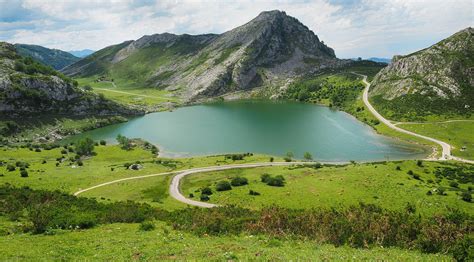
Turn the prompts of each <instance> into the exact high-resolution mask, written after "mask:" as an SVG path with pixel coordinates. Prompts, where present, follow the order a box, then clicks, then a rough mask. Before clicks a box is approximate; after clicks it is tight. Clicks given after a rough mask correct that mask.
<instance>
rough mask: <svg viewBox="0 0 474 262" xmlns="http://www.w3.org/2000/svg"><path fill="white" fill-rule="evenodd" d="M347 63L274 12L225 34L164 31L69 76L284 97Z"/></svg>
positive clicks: (210, 93) (192, 95)
mask: <svg viewBox="0 0 474 262" xmlns="http://www.w3.org/2000/svg"><path fill="white" fill-rule="evenodd" d="M346 62H347V61H344V60H339V59H337V58H336V56H335V53H334V50H333V49H331V48H329V47H328V46H326V45H325V44H324V43H323V42H322V41H320V40H319V38H318V37H317V36H316V35H315V34H314V33H313V32H312V31H311V30H309V29H308V28H307V27H306V26H305V25H303V24H302V23H301V22H299V21H298V20H297V19H296V18H293V17H291V16H288V15H287V14H286V13H285V12H281V11H268V12H262V13H261V14H260V15H258V16H257V17H256V18H254V19H253V20H251V21H250V22H248V23H247V24H244V25H242V26H240V27H237V28H235V29H233V30H230V31H228V32H225V33H223V34H220V35H216V34H205V35H186V34H185V35H174V34H169V33H164V34H155V35H149V36H148V35H147V36H143V37H142V38H140V39H138V40H135V41H126V42H123V43H121V44H118V45H113V46H109V47H106V48H104V49H102V50H99V51H97V52H95V53H94V54H92V55H90V56H88V57H86V58H84V59H83V60H81V61H78V62H76V63H75V64H72V65H70V66H68V67H66V68H65V69H63V72H64V73H65V74H66V75H69V76H74V77H107V78H110V79H113V80H114V81H115V82H117V83H118V85H119V86H120V85H134V86H140V87H156V88H162V89H167V90H170V91H174V92H175V93H177V94H179V95H180V96H181V97H183V98H184V99H185V100H198V99H205V98H208V97H215V96H220V95H224V94H230V93H235V92H249V91H252V90H254V89H257V88H269V89H272V88H273V89H275V90H273V93H274V92H278V89H279V87H281V86H284V85H287V84H288V80H290V79H293V78H295V77H298V76H300V75H302V74H303V73H308V72H316V71H318V70H321V69H325V68H332V67H338V66H341V65H343V64H345V63H346ZM271 93H272V92H269V94H271Z"/></svg>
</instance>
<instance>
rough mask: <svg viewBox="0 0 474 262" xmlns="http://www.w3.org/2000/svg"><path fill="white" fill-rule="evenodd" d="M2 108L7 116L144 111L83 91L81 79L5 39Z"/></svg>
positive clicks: (0, 60)
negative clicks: (35, 58) (37, 59)
mask: <svg viewBox="0 0 474 262" xmlns="http://www.w3.org/2000/svg"><path fill="white" fill-rule="evenodd" d="M0 112H2V115H5V116H6V115H8V116H14V115H24V114H28V115H32V114H38V113H52V114H67V115H88V114H94V115H118V114H121V115H131V114H141V112H139V111H136V110H131V109H128V108H126V107H124V106H122V105H119V104H117V103H115V102H111V101H109V100H107V99H105V98H103V97H101V96H98V95H95V94H93V93H91V92H85V91H82V90H81V89H79V88H78V87H77V82H75V81H72V80H71V79H70V78H67V77H65V76H64V75H62V74H61V73H58V72H57V71H55V70H54V69H52V68H50V67H48V66H45V65H42V64H39V63H37V62H35V61H33V60H32V59H31V58H29V57H28V58H25V57H21V56H20V55H19V54H18V53H17V51H16V49H15V47H14V46H13V45H11V44H8V43H5V42H0Z"/></svg>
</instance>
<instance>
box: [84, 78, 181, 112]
mask: <svg viewBox="0 0 474 262" xmlns="http://www.w3.org/2000/svg"><path fill="white" fill-rule="evenodd" d="M76 80H77V81H78V82H79V85H80V86H85V85H90V86H91V87H92V88H93V91H94V92H95V93H98V94H103V95H104V96H105V97H106V98H109V99H111V100H114V101H117V102H119V103H123V104H128V105H133V106H140V107H148V108H150V107H151V108H153V107H156V106H157V105H159V104H162V103H166V102H172V103H179V102H180V101H179V99H178V98H176V97H175V96H173V95H172V94H171V93H170V92H168V91H166V90H160V89H156V88H137V87H136V86H134V85H133V84H130V83H128V82H120V81H119V82H117V83H116V87H114V86H113V84H112V83H111V82H105V81H104V82H95V81H94V79H93V78H79V79H76Z"/></svg>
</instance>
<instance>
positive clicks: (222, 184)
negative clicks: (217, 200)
mask: <svg viewBox="0 0 474 262" xmlns="http://www.w3.org/2000/svg"><path fill="white" fill-rule="evenodd" d="M231 189H232V186H231V185H230V183H229V182H227V181H219V182H217V184H216V190H217V191H227V190H231Z"/></svg>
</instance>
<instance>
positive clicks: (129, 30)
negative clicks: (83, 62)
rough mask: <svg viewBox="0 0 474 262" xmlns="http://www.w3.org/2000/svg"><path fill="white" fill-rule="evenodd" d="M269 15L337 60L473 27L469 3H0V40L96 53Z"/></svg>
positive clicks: (406, 48) (396, 49) (473, 8)
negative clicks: (301, 29) (292, 22)
mask: <svg viewBox="0 0 474 262" xmlns="http://www.w3.org/2000/svg"><path fill="white" fill-rule="evenodd" d="M275 9H278V10H282V11H285V12H286V13H287V14H288V15H290V16H293V17H296V18H297V19H298V20H300V21H301V22H302V23H303V24H305V25H306V26H308V27H309V28H310V29H311V30H312V31H313V32H314V33H315V34H317V35H318V37H319V39H320V40H322V41H324V42H325V43H326V44H327V45H328V46H330V47H332V48H333V49H334V50H335V51H336V55H337V56H338V57H340V58H353V57H364V58H368V57H388V58H391V57H392V56H393V55H398V54H401V55H403V54H408V53H411V52H414V51H416V50H419V49H422V48H425V47H428V46H430V45H432V44H434V43H436V42H437V41H439V40H442V39H444V38H446V37H448V36H450V35H452V34H453V33H455V32H457V31H459V30H462V29H464V28H466V27H469V26H471V27H472V26H473V24H474V16H473V13H474V0H385V1H382V0H306V1H290V0H265V1H249V0H242V1H236V0H235V1H226V0H221V1H197V0H184V1H181V0H170V1H160V0H102V1H97V0H96V1H86V0H84V1H81V0H62V1H52V0H0V41H7V42H10V43H24V44H37V45H42V46H45V47H49V48H57V49H61V50H82V49H92V50H99V49H101V48H104V47H106V46H109V45H113V44H118V43H121V42H123V41H126V40H133V39H138V38H140V37H141V36H143V35H147V34H148V35H149V34H156V33H163V32H170V33H175V34H184V33H187V34H203V33H223V32H225V31H228V30H231V29H232V28H235V27H237V26H239V25H242V24H244V23H246V22H248V21H250V20H251V19H252V18H254V17H256V16H257V15H258V14H259V13H260V12H262V11H268V10H275Z"/></svg>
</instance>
